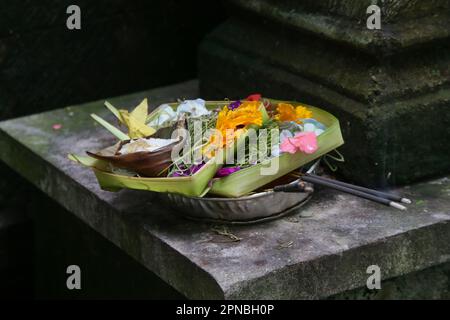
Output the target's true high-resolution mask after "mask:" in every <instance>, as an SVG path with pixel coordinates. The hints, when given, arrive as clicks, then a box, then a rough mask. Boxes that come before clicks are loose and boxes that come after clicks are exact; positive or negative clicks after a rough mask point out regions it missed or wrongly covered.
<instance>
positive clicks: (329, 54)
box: [199, 0, 450, 186]
mask: <svg viewBox="0 0 450 320" xmlns="http://www.w3.org/2000/svg"><path fill="white" fill-rule="evenodd" d="M234 2H235V3H236V4H238V5H239V6H240V7H241V8H243V9H245V10H250V9H251V14H250V16H251V17H252V18H249V17H247V16H245V18H243V16H242V15H241V14H240V11H239V10H236V17H234V18H232V19H230V20H229V21H227V22H226V23H224V24H222V25H221V26H220V27H218V28H217V29H216V30H215V31H214V32H212V33H211V34H210V35H209V36H208V37H207V38H206V40H205V42H204V43H203V45H202V47H201V50H200V58H199V61H200V62H201V63H200V66H199V67H200V71H199V78H200V91H201V94H202V95H203V96H205V97H210V98H212V97H214V98H218V97H229V98H233V97H238V96H245V95H247V94H248V93H249V92H253V91H258V92H262V93H263V94H264V95H266V96H272V97H276V98H280V99H295V100H297V101H302V102H305V103H309V104H312V105H316V106H318V107H322V108H324V109H327V110H329V111H330V112H332V113H334V114H335V115H336V116H337V117H338V118H339V120H340V122H341V128H342V131H343V136H344V140H345V141H346V143H345V145H344V146H343V147H342V152H343V153H344V156H345V158H346V163H345V164H344V165H342V166H341V168H340V169H341V170H340V174H343V175H344V176H345V177H347V178H349V179H351V180H354V181H356V182H358V183H361V184H366V185H378V186H386V185H398V184H405V183H411V182H413V181H417V180H418V179H421V178H426V177H430V176H435V175H439V174H445V173H447V172H448V171H449V169H450V167H449V165H448V164H449V163H450V148H448V147H447V140H448V137H450V113H449V112H446V110H447V109H448V106H449V105H450V45H449V43H450V42H449V37H448V35H447V36H445V37H444V38H440V36H438V35H436V34H434V35H433V36H431V33H430V37H432V39H431V38H429V39H428V40H427V44H426V45H422V46H419V43H415V44H414V45H412V44H411V45H405V46H402V50H403V51H399V52H397V51H396V50H391V47H390V45H389V44H386V43H384V42H379V43H374V44H373V45H374V46H375V48H378V49H376V50H386V51H387V52H384V53H383V52H378V51H371V50H360V49H361V48H360V47H359V45H360V44H358V43H357V42H354V41H348V42H345V41H344V39H334V40H336V41H334V40H333V41H331V39H330V38H329V37H326V36H325V37H324V34H323V32H322V31H321V30H319V29H311V30H309V32H303V31H305V30H304V28H303V29H302V30H299V29H298V28H293V26H292V24H293V23H294V22H295V21H297V20H296V19H297V18H292V19H291V18H289V17H290V15H285V14H284V13H286V12H287V11H286V10H287V9H286V7H285V6H287V7H288V5H287V3H289V5H290V4H291V2H289V1H282V2H280V3H278V2H277V3H276V4H275V2H274V1H263V0H255V1H248V2H245V4H244V2H243V1H238V0H237V1H234ZM347 2H348V3H355V1H345V3H347ZM333 3H334V2H333V1H328V2H325V4H326V5H329V6H331V7H333V8H334V6H333ZM364 3H365V2H364ZM395 3H396V4H397V5H395V4H394V2H389V1H388V2H386V3H384V5H383V7H384V8H385V9H386V10H389V9H392V10H393V11H398V13H396V14H394V13H393V16H399V17H400V13H401V12H403V10H406V12H410V11H411V10H413V9H412V8H414V7H415V8H416V11H417V13H418V12H419V11H420V10H419V9H418V8H421V6H422V4H419V3H418V2H414V4H412V3H413V2H408V3H409V4H408V5H407V4H406V2H403V1H398V2H395ZM302 4H303V2H302ZM302 4H299V5H298V6H299V7H301V6H302ZM322 4H323V3H322ZM410 5H411V7H410ZM442 5H444V6H445V5H448V3H447V2H446V4H444V3H442ZM318 6H319V4H318ZM269 7H270V8H269ZM299 7H297V6H296V5H294V4H292V10H291V11H292V12H293V13H292V14H294V13H295V14H301V15H306V16H308V17H309V18H310V19H311V21H315V20H314V19H313V18H312V17H314V15H315V13H314V12H315V11H314V10H312V9H311V8H310V9H304V10H300V9H299ZM349 7H350V6H349ZM354 7H355V8H359V5H357V4H354ZM308 8H309V7H308ZM439 8H441V6H436V7H430V8H429V10H432V11H433V12H435V11H434V10H438V9H439ZM358 10H359V9H358ZM289 12H290V11H289ZM330 12H333V10H331V11H330ZM411 12H412V11H411ZM430 12H431V11H427V10H425V11H424V12H422V14H424V15H427V14H428V16H429V17H430V18H432V19H433V21H435V23H433V24H431V23H428V24H424V25H423V27H422V28H421V29H417V28H416V29H413V31H411V36H412V37H413V38H414V39H416V40H417V38H420V37H421V36H423V35H424V34H425V33H427V32H428V31H427V30H428V28H429V26H430V25H433V26H435V25H439V24H440V23H442V21H446V22H445V25H446V26H447V27H444V28H443V29H445V30H447V31H448V30H450V29H448V25H450V24H449V23H448V21H450V20H445V19H444V20H442V19H440V18H439V17H438V16H435V15H431V13H430ZM425 13H426V14H425ZM269 14H273V15H275V16H277V17H278V19H272V18H270V17H268V16H267V15H269ZM286 14H287V13H286ZM289 14H291V13H289ZM405 14H406V13H405ZM418 14H419V13H418ZM444 14H446V15H448V14H449V11H444ZM330 15H331V13H330ZM282 19H284V22H283V23H281V22H282V21H281V20H282ZM341 19H342V17H341V16H339V15H337V14H334V15H331V16H330V17H329V19H328V20H327V21H328V23H329V24H330V25H332V26H333V27H334V29H333V30H335V31H336V32H337V35H339V36H340V37H343V38H345V37H347V36H348V31H349V29H348V26H347V25H345V24H344V25H342V24H341V22H340V21H341ZM393 19H394V18H393ZM394 20H395V19H394ZM299 21H300V20H299ZM301 21H303V20H301ZM408 21H410V20H408ZM411 21H418V20H415V19H412V20H411ZM352 23H353V26H354V28H357V29H358V30H357V34H356V35H355V37H357V38H358V39H359V40H361V41H363V40H364V39H363V38H364V33H367V32H369V31H368V30H367V29H366V27H365V24H364V25H361V24H360V25H358V24H356V23H355V22H352ZM326 28H328V27H326ZM326 28H325V29H326ZM398 28H399V29H400V30H406V29H405V28H406V27H405V26H403V25H398ZM441 29H442V28H441ZM370 32H372V33H371V34H372V35H373V34H374V33H373V31H370ZM380 32H385V33H388V35H389V36H390V37H391V38H392V37H396V36H399V33H398V32H397V31H396V29H395V28H394V29H392V28H390V26H389V27H388V26H384V27H383V29H382V30H381V31H380ZM431 40H433V41H431ZM364 41H365V40H364ZM402 41H403V40H402ZM405 41H406V40H405ZM424 41H425V40H424ZM368 45H369V44H368V43H366V44H364V45H363V46H368ZM375 53H376V54H375ZM385 53H389V55H388V56H385V55H384V54H385ZM418 155H420V156H418Z"/></svg>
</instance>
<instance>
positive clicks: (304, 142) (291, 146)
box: [280, 132, 318, 154]
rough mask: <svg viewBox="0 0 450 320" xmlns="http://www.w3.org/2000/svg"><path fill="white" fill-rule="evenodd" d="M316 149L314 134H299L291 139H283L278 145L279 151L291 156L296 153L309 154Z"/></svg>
mask: <svg viewBox="0 0 450 320" xmlns="http://www.w3.org/2000/svg"><path fill="white" fill-rule="evenodd" d="M317 149H318V146H317V137H316V135H315V133H314V132H299V133H297V134H296V135H295V136H294V137H293V138H287V139H285V140H284V141H283V142H282V143H281V145H280V150H281V151H283V152H289V153H291V154H294V153H296V152H298V151H301V152H303V153H306V154H311V153H314V152H316V151H317Z"/></svg>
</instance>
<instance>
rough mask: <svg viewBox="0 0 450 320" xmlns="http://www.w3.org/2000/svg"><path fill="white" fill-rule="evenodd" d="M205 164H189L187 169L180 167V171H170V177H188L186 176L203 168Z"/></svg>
mask: <svg viewBox="0 0 450 320" xmlns="http://www.w3.org/2000/svg"><path fill="white" fill-rule="evenodd" d="M204 165H205V164H204V163H200V164H194V165H192V166H190V167H189V168H187V169H184V168H180V169H181V170H180V171H175V172H174V173H172V175H171V176H172V177H188V176H192V175H193V174H195V173H196V172H198V171H199V170H200V169H201V168H203V166H204Z"/></svg>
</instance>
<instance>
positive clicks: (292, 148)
mask: <svg viewBox="0 0 450 320" xmlns="http://www.w3.org/2000/svg"><path fill="white" fill-rule="evenodd" d="M292 139H293V138H287V139H284V141H283V142H282V143H281V145H280V150H281V151H282V152H288V153H291V154H294V153H296V152H297V146H296V145H295V144H294V143H293V142H292Z"/></svg>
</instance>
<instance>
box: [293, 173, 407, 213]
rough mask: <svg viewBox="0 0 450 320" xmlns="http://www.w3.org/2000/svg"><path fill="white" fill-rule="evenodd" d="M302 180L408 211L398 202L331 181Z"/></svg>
mask: <svg viewBox="0 0 450 320" xmlns="http://www.w3.org/2000/svg"><path fill="white" fill-rule="evenodd" d="M301 179H302V180H303V181H306V182H310V183H313V184H317V185H322V186H325V187H328V188H332V189H336V190H338V191H342V192H346V193H349V194H352V195H355V196H358V197H361V198H364V199H367V200H371V201H374V202H378V203H381V204H384V205H386V206H390V207H393V208H396V209H400V210H406V207H405V206H403V205H401V204H399V203H397V202H394V201H391V200H389V199H386V198H382V197H378V196H375V195H373V194H370V193H366V192H363V191H359V190H355V189H351V188H348V187H344V186H341V185H338V184H334V183H332V182H330V181H325V180H321V179H317V178H316V177H312V176H310V175H305V176H303V177H302V178H301Z"/></svg>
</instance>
